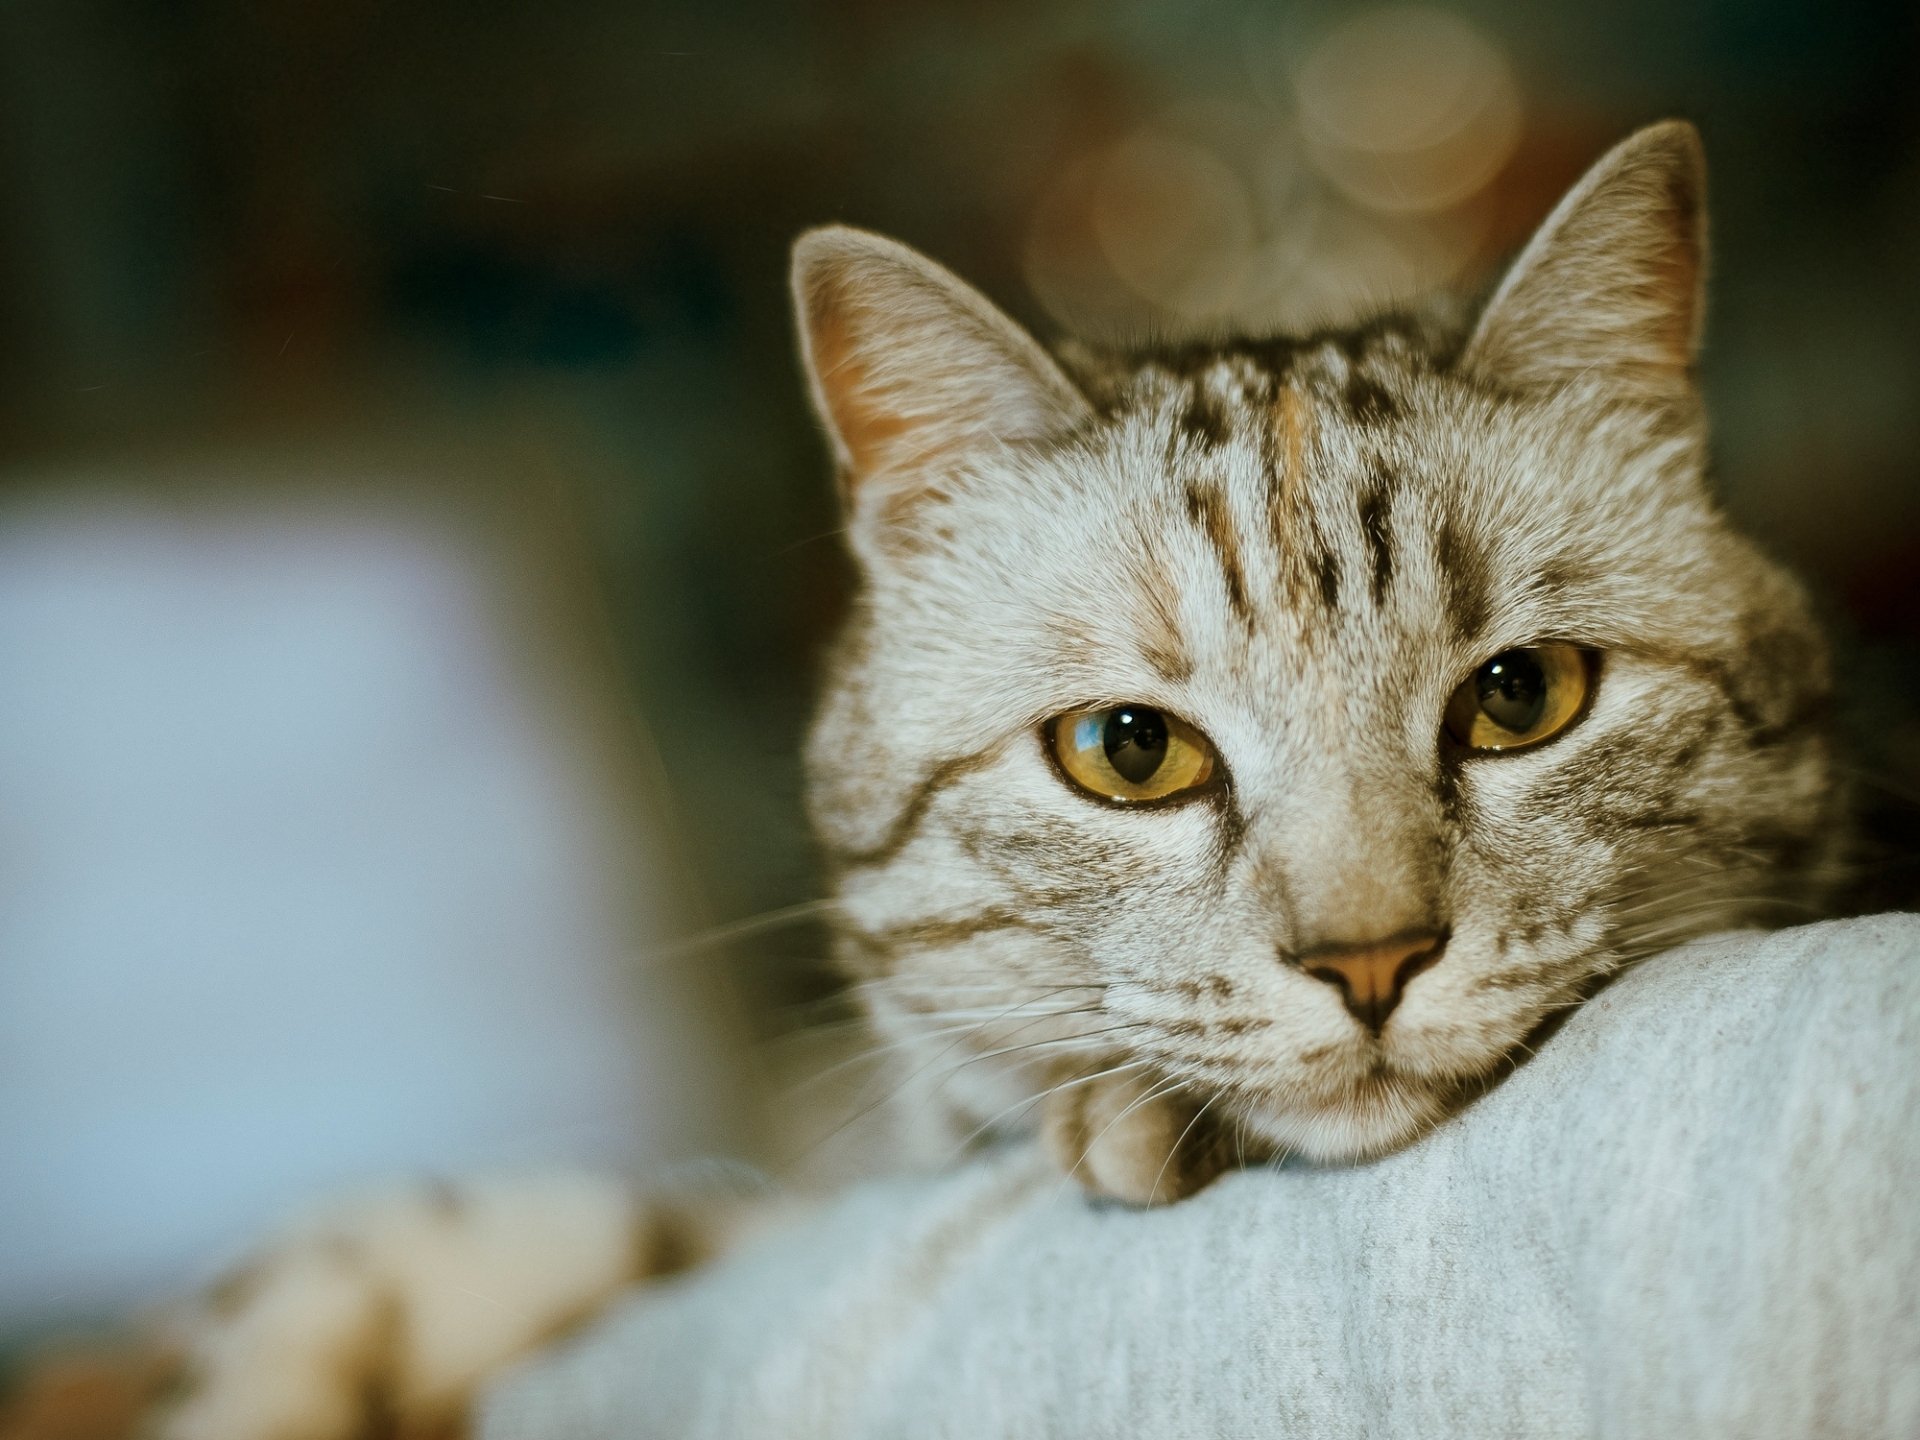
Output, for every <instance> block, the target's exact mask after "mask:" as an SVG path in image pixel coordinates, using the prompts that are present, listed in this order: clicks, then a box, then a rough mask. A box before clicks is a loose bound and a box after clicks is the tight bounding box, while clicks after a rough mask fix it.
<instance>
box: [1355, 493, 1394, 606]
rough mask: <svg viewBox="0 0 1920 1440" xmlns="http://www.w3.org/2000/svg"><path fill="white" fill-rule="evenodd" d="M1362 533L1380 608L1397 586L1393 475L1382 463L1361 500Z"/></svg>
mask: <svg viewBox="0 0 1920 1440" xmlns="http://www.w3.org/2000/svg"><path fill="white" fill-rule="evenodd" d="M1360 533H1361V534H1362V535H1364V536H1365V537H1366V541H1367V554H1368V556H1369V559H1370V562H1371V571H1372V577H1373V603H1374V604H1375V605H1379V604H1380V603H1381V602H1383V601H1384V600H1385V599H1386V598H1387V587H1388V586H1390V585H1392V584H1393V475H1392V473H1391V472H1390V471H1389V470H1388V469H1387V468H1386V466H1385V465H1383V464H1381V463H1380V462H1378V461H1375V462H1374V465H1373V469H1372V473H1371V475H1370V476H1369V477H1368V482H1367V488H1366V491H1365V492H1364V493H1363V494H1362V495H1361V496H1360Z"/></svg>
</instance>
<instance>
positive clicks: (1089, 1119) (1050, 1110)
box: [1041, 1071, 1235, 1205]
mask: <svg viewBox="0 0 1920 1440" xmlns="http://www.w3.org/2000/svg"><path fill="white" fill-rule="evenodd" d="M1041 1133H1042V1135H1043V1136H1044V1138H1045V1141H1046V1144H1047V1147H1048V1149H1049V1150H1050V1151H1051V1152H1052V1154H1053V1157H1054V1159H1055V1160H1056V1161H1057V1162H1058V1164H1059V1166H1060V1168H1061V1170H1062V1171H1064V1172H1065V1173H1067V1174H1068V1175H1071V1176H1072V1177H1074V1178H1075V1179H1077V1180H1078V1181H1079V1182H1080V1183H1081V1184H1082V1185H1084V1186H1085V1187H1086V1188H1087V1189H1088V1190H1090V1191H1092V1192H1093V1193H1094V1194H1096V1195H1103V1196H1107V1197H1109V1198H1111V1199H1115V1200H1124V1201H1126V1202H1128V1203H1129V1204H1133V1205H1165V1204H1168V1203H1170V1202H1171V1201H1174V1200H1181V1199H1184V1198H1185V1197H1186V1196H1188V1195H1192V1194H1193V1193H1195V1192H1196V1191H1198V1190H1202V1189H1204V1188H1205V1187H1206V1186H1207V1185H1209V1184H1211V1183H1212V1182H1213V1180H1214V1179H1215V1178H1217V1177H1218V1176H1219V1175H1220V1173H1221V1172H1222V1171H1224V1170H1226V1169H1229V1168H1230V1167H1231V1166H1232V1165H1233V1163H1234V1160H1235V1153H1234V1147H1233V1144H1232V1142H1231V1137H1230V1136H1229V1135H1228V1134H1227V1131H1226V1129H1225V1127H1224V1126H1223V1125H1222V1124H1221V1123H1219V1122H1218V1121H1216V1119H1215V1118H1214V1117H1213V1116H1212V1115H1210V1114H1209V1113H1207V1106H1206V1104H1205V1103H1204V1102H1203V1101H1200V1100H1196V1099H1194V1098H1193V1097H1191V1096H1189V1095H1186V1094H1184V1093H1182V1092H1180V1091H1177V1090H1165V1089H1164V1088H1163V1087H1162V1086H1161V1085H1159V1084H1158V1083H1156V1081H1155V1080H1154V1079H1153V1077H1151V1076H1145V1075H1140V1074H1138V1073H1137V1072H1133V1071H1129V1072H1126V1073H1124V1074H1119V1075H1105V1076H1102V1077H1100V1078H1099V1079H1097V1080H1089V1081H1083V1082H1080V1083H1077V1084H1068V1085H1064V1086H1062V1087H1060V1088H1059V1089H1058V1090H1056V1091H1054V1093H1053V1094H1052V1095H1051V1096H1049V1097H1048V1100H1047V1103H1046V1107H1045V1111H1044V1113H1043V1115H1042V1120H1041Z"/></svg>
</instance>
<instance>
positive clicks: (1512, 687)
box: [1473, 650, 1547, 735]
mask: <svg viewBox="0 0 1920 1440" xmlns="http://www.w3.org/2000/svg"><path fill="white" fill-rule="evenodd" d="M1473 679H1474V689H1475V692H1476V693H1477V694H1478V695H1479V697H1480V709H1481V710H1482V712H1484V713H1485V715H1486V716H1487V718H1488V719H1489V720H1491V721H1493V723H1494V724H1496V725H1498V726H1499V727H1500V728H1501V729H1503V730H1509V731H1512V732H1513V733H1514V734H1516V735H1523V734H1525V733H1526V732H1527V731H1529V730H1531V729H1533V727H1534V726H1535V725H1538V724H1539V723H1540V717H1541V715H1542V714H1543V713H1544V712H1545V710H1546V708H1547V674H1546V671H1545V669H1543V668H1542V666H1541V664H1540V660H1539V658H1538V657H1537V656H1536V655H1535V654H1534V653H1533V652H1532V651H1529V650H1509V651H1507V652H1505V653H1504V654H1501V655H1496V656H1494V657H1493V659H1491V660H1489V661H1488V662H1487V663H1486V664H1484V665H1482V666H1481V667H1480V669H1479V671H1478V672H1477V673H1476V674H1475V675H1474V677H1473Z"/></svg>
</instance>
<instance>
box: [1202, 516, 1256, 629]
mask: <svg viewBox="0 0 1920 1440" xmlns="http://www.w3.org/2000/svg"><path fill="white" fill-rule="evenodd" d="M1186 498H1187V517H1188V518H1189V519H1190V520H1192V521H1193V522H1194V524H1196V525H1198V526H1199V527H1200V533H1201V534H1203V535H1205V536H1206V537H1207V540H1208V542H1209V543H1210V544H1212V546H1213V550H1214V554H1215V556H1217V557H1218V559H1219V561H1220V573H1221V574H1222V575H1223V576H1225V578H1226V584H1227V604H1228V605H1229V606H1230V607H1231V608H1232V610H1233V613H1234V614H1235V615H1237V616H1239V617H1240V621H1241V623H1242V624H1244V625H1247V626H1251V625H1252V624H1253V607H1252V606H1251V605H1250V604H1248V602H1247V577H1246V572H1245V571H1244V570H1243V569H1242V568H1241V566H1240V542H1239V541H1238V540H1236V539H1235V538H1234V534H1233V517H1232V516H1231V515H1229V514H1228V513H1227V497H1226V496H1225V495H1224V494H1222V493H1221V492H1220V491H1219V490H1218V489H1216V488H1214V487H1213V486H1210V485H1205V486H1203V485H1189V486H1187V497H1186Z"/></svg>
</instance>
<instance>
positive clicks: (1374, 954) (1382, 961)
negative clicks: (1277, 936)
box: [1299, 931, 1447, 1035]
mask: <svg viewBox="0 0 1920 1440" xmlns="http://www.w3.org/2000/svg"><path fill="white" fill-rule="evenodd" d="M1446 944H1447V937H1446V936H1445V935H1444V934H1439V933H1436V932H1434V931H1425V932H1422V933H1421V934H1418V935H1396V936H1394V937H1393V938H1392V939H1391V940H1376V941H1373V942H1371V943H1369V944H1365V945H1329V946H1321V947H1318V948H1316V949H1313V950H1309V951H1308V952H1307V953H1306V954H1304V955H1302V956H1300V957H1299V963H1300V968H1301V969H1303V970H1305V971H1306V972H1307V974H1309V975H1311V976H1313V978H1314V979H1316V980H1324V981H1326V982H1327V984H1329V985H1332V986H1334V987H1335V988H1337V989H1338V990H1339V991H1340V998H1341V999H1342V1000H1344V1001H1346V1004H1347V1009H1349V1010H1351V1011H1352V1012H1353V1017H1354V1019H1356V1020H1358V1021H1359V1022H1360V1023H1361V1024H1362V1025H1364V1026H1366V1027H1367V1028H1368V1029H1369V1030H1371V1031H1373V1033H1374V1034H1376V1035H1378V1034H1379V1033H1380V1030H1381V1027H1382V1026H1384V1025H1385V1024H1386V1023H1387V1017H1388V1016H1389V1015H1391V1014H1392V1013H1393V1007H1394V1006H1396V1005H1398V1004H1399V1003H1400V996H1401V993H1402V992H1403V991H1405V990H1406V988H1407V982H1408V981H1409V980H1411V979H1413V977H1414V976H1416V975H1418V974H1419V973H1420V972H1421V971H1422V970H1424V969H1426V968H1427V967H1428V966H1429V965H1431V964H1433V963H1434V961H1436V960H1438V959H1439V958H1440V952H1441V951H1442V950H1443V949H1445V948H1446Z"/></svg>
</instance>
